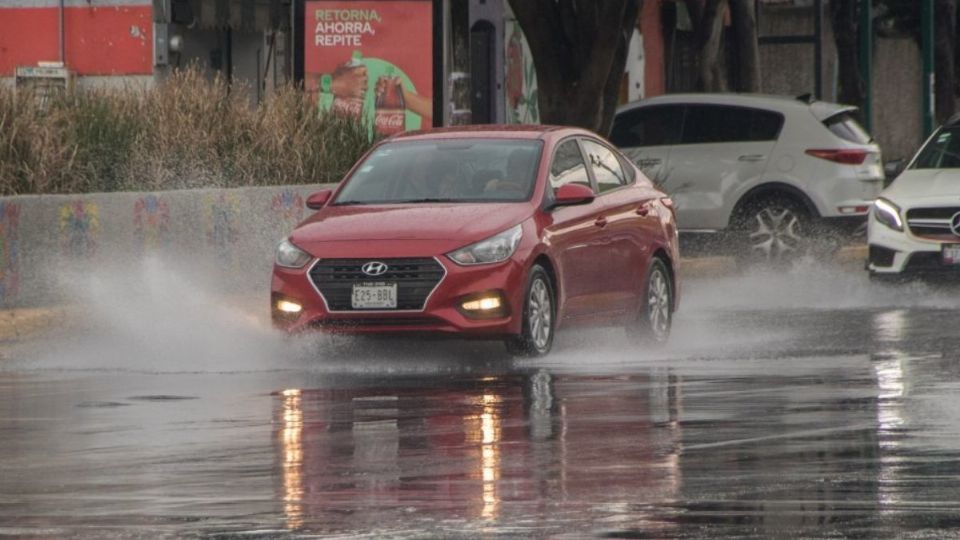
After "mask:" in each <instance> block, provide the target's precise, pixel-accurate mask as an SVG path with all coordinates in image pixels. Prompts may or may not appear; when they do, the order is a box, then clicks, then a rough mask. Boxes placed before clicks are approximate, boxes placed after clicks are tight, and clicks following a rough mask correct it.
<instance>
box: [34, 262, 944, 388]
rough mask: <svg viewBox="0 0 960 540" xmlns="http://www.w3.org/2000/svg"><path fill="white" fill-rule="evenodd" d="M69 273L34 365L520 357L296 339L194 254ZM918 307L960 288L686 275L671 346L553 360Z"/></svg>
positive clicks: (419, 367) (735, 342)
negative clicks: (810, 317)
mask: <svg viewBox="0 0 960 540" xmlns="http://www.w3.org/2000/svg"><path fill="white" fill-rule="evenodd" d="M58 279H59V282H60V285H61V287H63V289H64V290H68V291H71V292H72V296H73V301H74V303H75V304H76V305H78V306H82V309H83V317H82V320H81V321H80V324H79V327H78V328H76V329H75V330H74V331H72V332H68V333H65V335H61V336H57V337H56V338H54V339H47V340H44V342H43V343H42V344H35V345H34V346H35V347H37V348H41V349H42V350H43V353H42V354H38V353H34V354H29V355H26V357H29V358H32V359H36V358H38V357H39V358H42V359H43V361H42V362H40V363H39V364H37V363H36V362H33V361H31V364H30V367H34V368H35V367H39V368H54V369H57V368H59V369H106V370H131V371H146V372H213V373H230V372H242V371H282V370H298V371H302V370H305V369H306V370H308V371H314V372H319V373H331V372H333V373H356V374H370V373H378V374H383V375H390V374H417V373H434V374H435V373H444V372H451V373H453V372H464V371H465V370H466V371H470V370H474V369H476V370H485V369H491V368H503V367H505V366H506V362H509V361H508V360H507V359H506V356H505V354H504V353H503V349H502V347H501V346H500V345H499V344H498V343H483V342H465V341H453V342H447V341H423V340H400V341H396V340H376V339H373V340H371V339H350V338H344V337H328V336H312V337H307V338H300V339H291V338H289V337H288V336H284V335H282V334H280V333H278V332H276V331H274V330H273V329H272V328H271V327H270V324H269V320H268V311H267V309H268V301H267V290H266V286H263V287H261V288H257V289H253V290H244V291H239V292H236V291H235V292H232V293H227V294H225V293H223V292H221V291H216V290H214V288H213V287H212V286H211V284H212V283H214V282H215V280H213V279H209V276H206V275H205V273H204V272H202V271H198V270H197V269H195V268H190V267H189V265H187V264H185V263H183V262H182V258H176V259H173V260H171V259H170V258H166V259H165V258H163V257H159V256H153V257H147V258H144V259H143V260H142V261H140V262H138V263H134V264H125V265H113V266H104V267H102V268H99V269H97V270H96V271H93V272H85V273H81V274H70V273H63V274H61V275H59V276H58ZM266 281H267V279H266V276H264V278H263V280H262V282H263V283H264V284H265V283H266ZM916 307H920V308H930V309H956V308H957V307H960V298H958V296H957V295H956V294H955V291H951V290H944V289H941V288H937V287H932V286H930V285H926V284H923V283H906V284H901V285H885V284H878V283H873V282H871V281H870V280H869V279H868V277H867V276H866V273H865V272H856V271H851V270H850V269H841V268H837V267H829V266H822V265H819V264H815V263H813V262H811V261H804V262H802V263H800V264H798V265H796V266H795V267H793V268H792V269H790V270H788V271H783V272H772V271H764V270H754V271H748V272H746V273H743V274H731V275H725V276H720V277H716V278H702V279H692V280H687V281H685V282H684V283H683V284H682V304H681V311H680V312H679V313H678V314H677V318H676V321H675V325H674V334H673V337H672V339H671V342H670V344H669V345H668V346H667V347H665V348H661V349H657V350H648V349H644V348H638V347H637V346H635V345H633V344H631V343H630V342H629V341H627V340H626V339H624V336H623V332H622V331H614V330H606V331H588V332H562V333H561V334H560V336H559V338H558V341H557V347H556V350H555V352H554V354H553V355H551V360H550V362H551V363H554V362H555V363H559V364H565V365H571V366H581V367H586V368H591V367H595V366H596V365H597V363H598V360H601V359H602V362H604V363H606V364H620V365H622V364H624V363H635V362H638V361H641V362H643V361H647V362H649V361H653V362H669V361H670V359H671V358H674V359H675V358H687V359H690V358H696V357H710V356H717V355H721V356H723V355H737V356H743V355H749V354H750V353H751V351H771V352H775V351H776V350H777V349H778V344H785V343H788V342H790V341H791V340H793V339H795V338H796V336H795V335H794V332H793V330H792V328H791V324H790V323H789V318H782V319H777V320H771V319H770V318H769V315H765V314H764V313H769V314H772V313H774V312H776V313H780V312H784V311H789V312H806V313H810V312H813V313H815V312H817V311H822V310H859V311H864V310H882V309H893V308H896V309H909V308H916ZM731 313H738V315H736V316H731ZM744 313H755V314H756V315H754V316H750V315H746V316H745V315H744ZM730 321H733V322H730Z"/></svg>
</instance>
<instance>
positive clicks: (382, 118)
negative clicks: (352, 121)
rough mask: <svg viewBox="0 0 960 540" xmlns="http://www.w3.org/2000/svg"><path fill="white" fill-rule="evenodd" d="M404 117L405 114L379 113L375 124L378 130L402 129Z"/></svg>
mask: <svg viewBox="0 0 960 540" xmlns="http://www.w3.org/2000/svg"><path fill="white" fill-rule="evenodd" d="M403 116H404V115H403V112H391V113H377V116H376V118H374V122H373V123H374V125H375V126H376V127H377V128H383V129H402V128H403V120H404V117H403Z"/></svg>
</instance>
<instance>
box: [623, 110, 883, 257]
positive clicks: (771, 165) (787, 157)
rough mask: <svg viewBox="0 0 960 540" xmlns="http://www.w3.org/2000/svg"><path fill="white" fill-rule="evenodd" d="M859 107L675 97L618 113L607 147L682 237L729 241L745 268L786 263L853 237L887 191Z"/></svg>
mask: <svg viewBox="0 0 960 540" xmlns="http://www.w3.org/2000/svg"><path fill="white" fill-rule="evenodd" d="M856 110H857V109H856V108H855V107H849V106H845V105H837V104H834V103H826V102H822V101H811V100H809V99H800V98H798V99H792V98H786V97H778V96H762V95H746V94H672V95H664V96H659V97H654V98H651V99H646V100H642V101H638V102H634V103H630V104H627V105H624V106H622V107H620V108H619V109H618V110H617V114H616V117H615V119H614V123H613V129H612V133H611V135H610V140H611V142H613V143H614V144H615V145H616V146H618V147H619V148H620V149H621V150H622V151H623V152H624V154H626V155H627V156H628V157H629V158H630V159H632V160H633V161H634V162H635V163H636V164H637V165H639V166H640V168H641V170H643V171H644V173H646V175H647V176H648V177H649V178H650V179H651V180H653V181H654V182H655V183H656V184H657V185H659V186H660V187H661V189H663V190H664V191H666V192H667V193H668V194H670V196H671V198H672V199H673V200H674V202H675V204H676V211H677V223H678V226H679V227H680V231H681V233H708V234H716V233H725V234H723V235H722V236H723V237H724V239H727V240H732V242H728V243H727V244H728V245H731V244H732V246H733V247H735V248H736V249H735V253H737V254H738V255H740V256H741V257H742V258H743V259H763V260H772V261H776V260H782V259H792V258H794V257H796V256H797V255H799V254H802V253H804V252H806V251H807V250H808V249H809V248H810V247H811V245H812V244H813V243H814V241H815V240H823V239H825V237H829V238H830V239H833V240H835V239H837V238H843V236H847V237H849V236H850V235H851V233H852V232H853V231H855V230H856V229H857V228H858V227H862V226H863V224H864V222H865V221H866V218H867V213H868V210H869V208H870V205H871V203H872V201H873V199H874V198H875V197H876V196H877V194H879V193H880V191H881V189H882V188H883V181H884V171H883V165H882V160H881V155H880V148H879V147H878V146H877V144H876V143H875V142H874V141H873V139H872V138H871V137H870V135H869V134H868V133H867V132H866V131H865V130H864V129H863V128H862V127H861V126H860V125H859V124H858V123H857V121H856V119H855V118H854V114H855V113H856Z"/></svg>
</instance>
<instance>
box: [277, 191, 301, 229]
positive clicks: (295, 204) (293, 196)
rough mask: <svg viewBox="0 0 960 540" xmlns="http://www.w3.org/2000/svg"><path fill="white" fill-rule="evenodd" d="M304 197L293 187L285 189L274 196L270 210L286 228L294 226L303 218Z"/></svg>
mask: <svg viewBox="0 0 960 540" xmlns="http://www.w3.org/2000/svg"><path fill="white" fill-rule="evenodd" d="M303 208H304V207H303V197H301V196H300V194H299V193H297V192H296V191H294V190H292V189H289V188H288V189H284V190H283V191H281V192H280V193H278V194H276V195H274V196H273V201H271V203H270V210H271V211H272V212H273V215H274V216H275V217H276V218H277V221H278V222H280V224H281V225H283V226H284V227H286V228H293V227H294V226H295V225H296V224H297V223H300V222H301V221H302V220H303Z"/></svg>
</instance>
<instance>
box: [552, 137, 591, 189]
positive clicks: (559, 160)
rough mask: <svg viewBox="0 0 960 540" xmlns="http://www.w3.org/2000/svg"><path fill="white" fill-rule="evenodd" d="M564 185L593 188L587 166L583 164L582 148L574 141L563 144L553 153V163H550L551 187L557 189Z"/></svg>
mask: <svg viewBox="0 0 960 540" xmlns="http://www.w3.org/2000/svg"><path fill="white" fill-rule="evenodd" d="M564 184H580V185H582V186H586V187H591V186H590V177H589V176H587V165H586V163H584V162H583V155H582V154H580V147H579V146H577V141H576V140H574V139H570V140H568V141H566V142H564V143H561V144H560V146H558V147H557V150H556V151H555V152H554V153H553V161H552V162H551V163H550V185H551V186H552V187H553V189H557V188H559V187H560V186H562V185H564Z"/></svg>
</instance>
